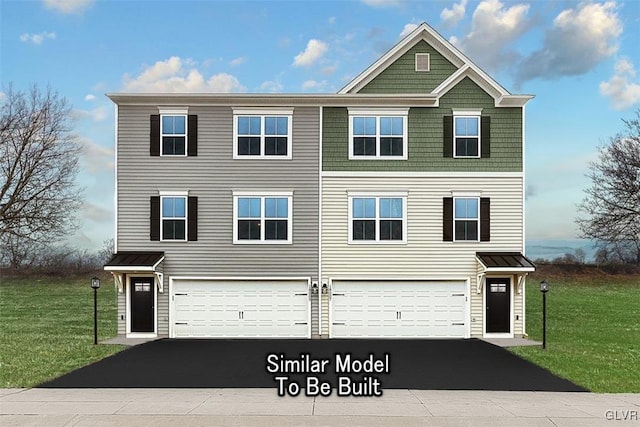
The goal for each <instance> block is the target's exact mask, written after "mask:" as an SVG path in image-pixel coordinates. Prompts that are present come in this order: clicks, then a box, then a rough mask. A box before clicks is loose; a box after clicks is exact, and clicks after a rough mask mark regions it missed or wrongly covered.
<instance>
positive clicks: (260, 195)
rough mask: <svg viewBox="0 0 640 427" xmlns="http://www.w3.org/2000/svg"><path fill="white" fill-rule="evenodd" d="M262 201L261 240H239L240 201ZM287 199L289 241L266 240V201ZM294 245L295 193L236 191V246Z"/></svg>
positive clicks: (234, 199) (234, 220) (234, 229)
mask: <svg viewBox="0 0 640 427" xmlns="http://www.w3.org/2000/svg"><path fill="white" fill-rule="evenodd" d="M240 198H256V199H260V240H240V239H238V220H239V219H240V218H238V199H240ZM270 198H286V199H287V240H265V237H264V234H265V229H266V227H265V221H266V220H267V219H268V218H266V203H265V199H270ZM292 243H293V191H274V192H264V191H234V192H233V244H234V245H291V244H292Z"/></svg>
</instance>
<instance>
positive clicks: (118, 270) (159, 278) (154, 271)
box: [104, 251, 164, 293]
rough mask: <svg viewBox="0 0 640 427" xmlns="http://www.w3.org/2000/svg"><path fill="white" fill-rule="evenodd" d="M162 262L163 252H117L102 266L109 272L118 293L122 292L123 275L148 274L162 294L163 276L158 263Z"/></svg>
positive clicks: (123, 285)
mask: <svg viewBox="0 0 640 427" xmlns="http://www.w3.org/2000/svg"><path fill="white" fill-rule="evenodd" d="M162 261H164V252H143V251H136V252H118V253H115V254H113V256H112V257H111V259H110V260H109V262H108V263H106V264H105V265H104V269H105V271H109V272H111V274H112V275H113V277H114V279H115V281H116V285H117V286H118V291H119V292H121V293H122V292H124V287H125V275H126V274H128V273H148V274H150V275H153V276H154V277H155V282H156V286H157V287H158V291H159V292H160V293H163V292H164V289H163V288H164V274H163V273H162V271H161V269H160V268H159V267H160V263H162Z"/></svg>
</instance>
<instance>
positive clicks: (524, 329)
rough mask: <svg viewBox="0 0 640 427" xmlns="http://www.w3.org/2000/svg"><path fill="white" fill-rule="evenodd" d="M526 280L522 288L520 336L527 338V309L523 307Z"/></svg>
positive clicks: (525, 299) (525, 294)
mask: <svg viewBox="0 0 640 427" xmlns="http://www.w3.org/2000/svg"><path fill="white" fill-rule="evenodd" d="M526 296H527V280H526V279H525V281H524V283H523V286H522V336H523V337H526V336H527V328H526V327H525V326H526V322H525V320H526V315H527V309H526V306H525V303H526V301H527V298H526Z"/></svg>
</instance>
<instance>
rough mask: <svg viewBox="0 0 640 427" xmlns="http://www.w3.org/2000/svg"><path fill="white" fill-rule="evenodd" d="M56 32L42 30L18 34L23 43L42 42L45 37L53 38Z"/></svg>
mask: <svg viewBox="0 0 640 427" xmlns="http://www.w3.org/2000/svg"><path fill="white" fill-rule="evenodd" d="M55 38H56V33H51V32H47V31H43V32H41V33H38V34H29V33H24V34H21V35H20V41H21V42H25V43H27V42H28V43H33V44H42V42H43V41H45V40H46V39H50V40H55Z"/></svg>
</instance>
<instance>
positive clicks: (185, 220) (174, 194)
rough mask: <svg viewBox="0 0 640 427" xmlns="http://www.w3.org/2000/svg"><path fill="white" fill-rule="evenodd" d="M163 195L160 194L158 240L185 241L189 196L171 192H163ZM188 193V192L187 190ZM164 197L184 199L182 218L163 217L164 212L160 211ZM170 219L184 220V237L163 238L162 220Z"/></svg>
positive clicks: (186, 236)
mask: <svg viewBox="0 0 640 427" xmlns="http://www.w3.org/2000/svg"><path fill="white" fill-rule="evenodd" d="M164 193H165V194H164V195H160V241H161V242H186V241H188V240H189V197H188V196H187V195H182V194H178V192H176V193H173V194H172V193H171V192H164ZM187 194H188V192H187ZM165 198H172V199H184V219H183V218H182V217H165V216H164V212H163V211H162V207H163V205H164V203H162V202H163V200H164V199H165ZM165 219H166V220H170V221H182V220H184V239H165V238H164V224H163V222H164V220H165Z"/></svg>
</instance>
